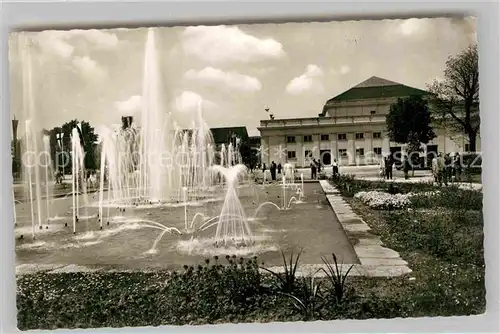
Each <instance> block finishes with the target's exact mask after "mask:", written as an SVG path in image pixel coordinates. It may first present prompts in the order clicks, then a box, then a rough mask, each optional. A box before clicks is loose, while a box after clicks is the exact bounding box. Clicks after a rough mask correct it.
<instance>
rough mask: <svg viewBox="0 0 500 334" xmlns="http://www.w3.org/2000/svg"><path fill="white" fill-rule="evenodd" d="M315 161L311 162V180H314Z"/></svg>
mask: <svg viewBox="0 0 500 334" xmlns="http://www.w3.org/2000/svg"><path fill="white" fill-rule="evenodd" d="M316 170H317V169H316V159H313V161H312V162H311V179H312V180H315V179H316Z"/></svg>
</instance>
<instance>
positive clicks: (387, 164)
mask: <svg viewBox="0 0 500 334" xmlns="http://www.w3.org/2000/svg"><path fill="white" fill-rule="evenodd" d="M393 168H394V158H393V157H392V156H388V157H383V158H382V159H380V176H381V177H383V178H384V179H386V180H392V170H393Z"/></svg>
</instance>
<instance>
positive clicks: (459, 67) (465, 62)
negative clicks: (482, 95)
mask: <svg viewBox="0 0 500 334" xmlns="http://www.w3.org/2000/svg"><path fill="white" fill-rule="evenodd" d="M429 91H430V92H431V93H433V96H432V97H431V106H432V111H433V115H432V116H433V121H434V122H435V123H437V124H438V125H441V126H445V127H447V128H451V129H452V131H455V132H460V133H464V134H466V135H467V136H468V137H469V147H470V148H469V150H470V151H472V152H474V151H476V138H477V135H478V133H479V126H480V119H479V66H478V53H477V45H475V44H474V45H470V46H468V47H467V48H466V49H465V50H463V51H462V52H461V53H459V54H458V55H456V56H450V57H449V58H448V61H446V69H445V70H444V80H442V81H437V80H434V82H433V83H432V84H431V85H429Z"/></svg>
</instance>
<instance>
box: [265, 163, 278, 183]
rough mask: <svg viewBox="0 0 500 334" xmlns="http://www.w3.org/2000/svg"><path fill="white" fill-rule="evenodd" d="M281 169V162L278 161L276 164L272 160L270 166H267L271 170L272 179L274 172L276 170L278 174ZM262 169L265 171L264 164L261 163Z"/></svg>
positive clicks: (274, 177) (274, 179) (274, 176)
mask: <svg viewBox="0 0 500 334" xmlns="http://www.w3.org/2000/svg"><path fill="white" fill-rule="evenodd" d="M282 169H283V167H282V166H281V162H278V164H277V165H276V163H275V162H274V161H271V166H270V167H269V171H270V172H271V179H272V180H273V181H276V172H278V174H281V170H282ZM262 171H263V172H264V173H265V172H266V164H263V165H262Z"/></svg>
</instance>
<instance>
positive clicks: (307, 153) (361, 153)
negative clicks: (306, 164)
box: [288, 147, 382, 159]
mask: <svg viewBox="0 0 500 334" xmlns="http://www.w3.org/2000/svg"><path fill="white" fill-rule="evenodd" d="M373 153H375V154H376V155H382V147H374V148H373ZM364 155H365V149H364V148H358V149H356V156H360V157H362V156H364ZM338 156H339V157H342V158H345V157H347V149H345V148H342V149H339V155H338ZM296 157H297V155H296V153H295V151H288V159H295V158H296ZM304 158H312V151H309V150H306V151H304Z"/></svg>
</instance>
